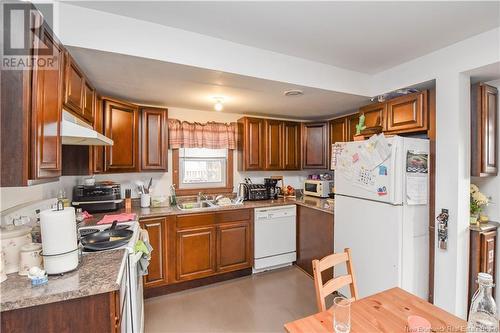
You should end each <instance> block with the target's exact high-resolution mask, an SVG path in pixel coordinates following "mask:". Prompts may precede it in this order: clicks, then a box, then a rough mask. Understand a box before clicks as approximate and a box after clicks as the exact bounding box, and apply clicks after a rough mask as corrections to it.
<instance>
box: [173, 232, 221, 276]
mask: <svg viewBox="0 0 500 333" xmlns="http://www.w3.org/2000/svg"><path fill="white" fill-rule="evenodd" d="M215 229H216V228H215V227H205V228H196V229H186V230H177V236H176V272H177V273H176V278H177V280H178V281H184V280H192V279H197V278H202V277H206V276H210V275H213V274H215V272H216V254H215V252H216V241H215V238H216V230H215Z"/></svg>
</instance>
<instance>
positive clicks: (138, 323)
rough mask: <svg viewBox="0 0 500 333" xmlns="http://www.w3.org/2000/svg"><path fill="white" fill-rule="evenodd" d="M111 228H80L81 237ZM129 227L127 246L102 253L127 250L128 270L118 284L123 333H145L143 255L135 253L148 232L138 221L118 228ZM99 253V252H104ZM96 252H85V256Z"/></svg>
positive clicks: (100, 226)
mask: <svg viewBox="0 0 500 333" xmlns="http://www.w3.org/2000/svg"><path fill="white" fill-rule="evenodd" d="M109 227H111V224H100V225H95V226H88V227H81V228H78V233H79V235H82V234H84V233H85V232H86V231H87V232H88V233H91V231H94V232H95V231H96V230H97V231H102V230H105V229H107V228H109ZM124 227H127V228H128V229H129V230H132V231H133V234H132V237H131V238H130V240H129V241H128V243H127V244H125V245H121V246H118V247H116V248H113V249H107V250H102V251H111V250H117V249H126V250H127V251H128V256H127V258H126V261H125V265H126V269H123V270H122V272H123V274H122V275H120V276H119V277H118V281H117V283H118V284H119V285H120V304H124V302H125V305H124V306H123V307H122V313H121V318H122V321H121V322H122V325H121V332H123V333H142V332H143V331H144V296H143V285H142V275H141V274H140V271H139V267H138V262H139V260H140V259H141V257H142V253H135V250H134V247H135V244H136V243H137V241H138V240H139V239H141V240H144V241H147V240H148V237H147V232H144V230H142V229H141V228H140V226H139V223H138V222H137V221H132V222H120V223H118V224H117V225H116V228H124ZM102 251H97V252H102ZM92 252H96V251H85V250H83V251H82V253H83V255H85V254H89V253H92Z"/></svg>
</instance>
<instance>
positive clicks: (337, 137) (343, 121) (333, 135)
mask: <svg viewBox="0 0 500 333" xmlns="http://www.w3.org/2000/svg"><path fill="white" fill-rule="evenodd" d="M347 132H348V130H347V118H346V117H341V118H337V119H333V120H330V145H332V144H334V143H335V142H346V141H348V137H347Z"/></svg>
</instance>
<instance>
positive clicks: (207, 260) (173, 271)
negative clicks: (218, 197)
mask: <svg viewBox="0 0 500 333" xmlns="http://www.w3.org/2000/svg"><path fill="white" fill-rule="evenodd" d="M140 223H141V227H142V228H144V229H146V230H147V231H148V233H149V240H150V243H151V245H152V247H153V251H152V252H151V262H150V265H149V268H148V272H149V275H148V276H146V277H145V278H144V287H145V295H146V297H151V296H158V295H161V294H165V293H169V292H172V291H177V290H182V289H187V288H189V287H194V286H199V285H202V284H204V282H202V281H203V280H206V279H211V282H208V283H213V282H216V281H221V279H223V278H224V276H225V275H228V276H231V274H233V275H234V276H233V278H234V277H237V276H242V275H241V274H242V273H241V272H245V271H249V272H250V273H251V268H252V265H253V209H236V210H228V211H222V212H207V213H192V214H180V215H170V216H167V217H158V218H147V219H141V221H140ZM240 273H241V274H240ZM250 273H246V274H245V275H248V274H250ZM238 274H240V275H238ZM212 278H213V279H212ZM198 282H199V283H198ZM184 286H188V287H184Z"/></svg>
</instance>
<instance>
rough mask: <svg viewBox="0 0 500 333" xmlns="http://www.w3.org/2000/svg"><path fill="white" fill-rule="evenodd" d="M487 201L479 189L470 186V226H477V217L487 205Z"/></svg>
mask: <svg viewBox="0 0 500 333" xmlns="http://www.w3.org/2000/svg"><path fill="white" fill-rule="evenodd" d="M488 202H489V199H488V197H487V196H485V195H484V194H483V193H481V192H480V191H479V187H477V185H475V184H470V221H469V222H470V224H473V225H475V224H477V223H478V221H479V215H480V214H481V211H482V210H483V208H484V207H486V206H487V205H488Z"/></svg>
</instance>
